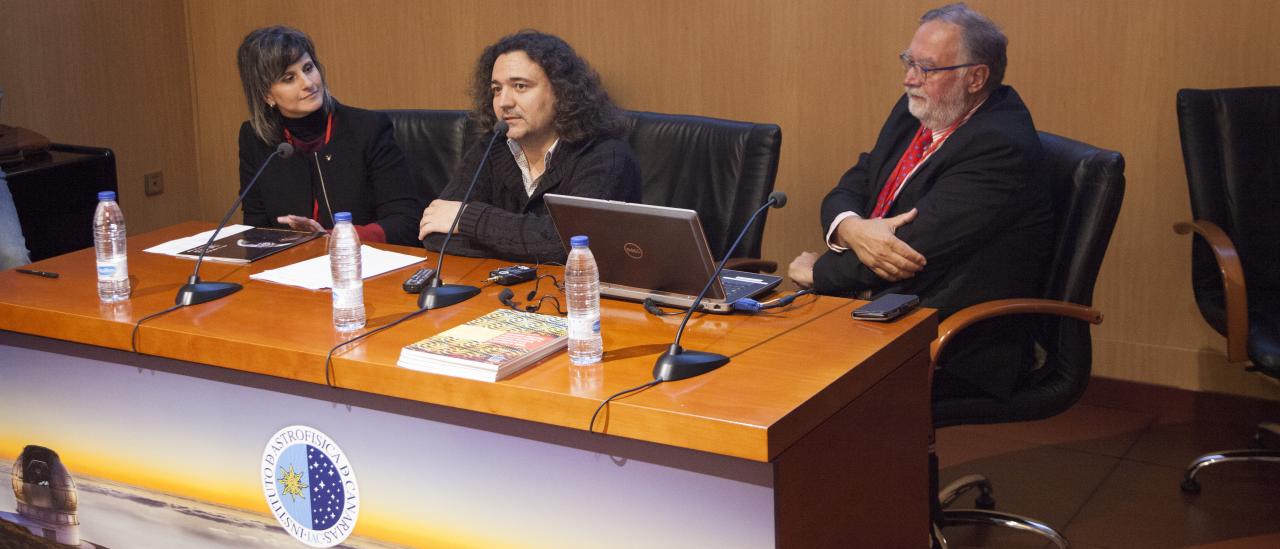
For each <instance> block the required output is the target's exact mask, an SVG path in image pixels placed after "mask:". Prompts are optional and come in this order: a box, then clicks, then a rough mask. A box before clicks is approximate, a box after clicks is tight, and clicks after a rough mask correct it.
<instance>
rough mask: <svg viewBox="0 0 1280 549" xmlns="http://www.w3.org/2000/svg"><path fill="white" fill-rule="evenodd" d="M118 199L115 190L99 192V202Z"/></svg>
mask: <svg viewBox="0 0 1280 549" xmlns="http://www.w3.org/2000/svg"><path fill="white" fill-rule="evenodd" d="M115 199H116V192H115V191H102V192H100V193H98V202H106V201H108V200H110V201H112V202H114V201H115Z"/></svg>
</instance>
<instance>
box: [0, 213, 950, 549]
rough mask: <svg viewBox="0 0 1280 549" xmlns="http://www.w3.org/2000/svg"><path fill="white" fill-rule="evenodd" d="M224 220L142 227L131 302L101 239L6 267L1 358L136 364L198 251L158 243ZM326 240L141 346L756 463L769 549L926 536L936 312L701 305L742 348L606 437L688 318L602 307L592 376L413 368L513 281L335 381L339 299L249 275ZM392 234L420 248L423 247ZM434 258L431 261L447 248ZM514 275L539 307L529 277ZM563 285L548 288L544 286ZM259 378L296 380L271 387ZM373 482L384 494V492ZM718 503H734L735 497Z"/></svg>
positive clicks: (385, 405)
mask: <svg viewBox="0 0 1280 549" xmlns="http://www.w3.org/2000/svg"><path fill="white" fill-rule="evenodd" d="M208 228H210V225H209V224H207V223H199V222H188V223H183V224H180V225H176V226H173V227H169V228H166V229H162V230H158V231H154V232H150V233H146V234H141V235H135V236H131V237H130V239H129V249H130V252H131V253H130V257H129V260H130V264H129V266H130V276H131V279H132V282H133V293H132V297H131V299H130V300H129V301H128V302H127V304H126V305H125V306H124V307H125V308H124V310H123V311H122V310H120V308H119V307H115V308H112V307H107V306H102V305H100V304H99V301H98V299H97V296H96V288H95V283H94V278H93V272H94V268H93V261H94V260H93V251H92V249H85V250H80V251H77V252H73V253H70V254H67V255H63V256H58V257H54V258H50V259H47V260H44V261H41V262H38V263H36V264H34V265H32V266H31V267H32V268H35V269H41V270H46V271H54V272H58V273H60V274H61V277H60V278H58V279H46V278H41V277H36V276H29V275H24V274H19V273H16V272H15V271H12V270H10V271H4V272H0V330H4V331H7V332H8V333H7V334H5V333H4V332H0V335H5V337H6V339H5V340H4V341H0V344H7V345H8V346H7V347H4V346H0V360H2V359H3V357H4V356H5V355H4V353H6V349H8V350H10V351H11V350H12V349H14V348H21V347H24V346H25V347H35V346H39V347H41V348H44V349H46V350H49V349H52V352H55V353H58V352H65V353H68V354H76V353H77V352H81V351H75V350H74V349H84V348H85V347H84V346H89V347H90V348H94V349H96V348H106V349H115V350H120V351H125V352H126V353H118V352H116V354H115V355H113V356H116V357H117V358H116V359H112V360H118V361H119V362H123V363H128V362H130V360H132V359H128V358H119V357H129V356H137V355H132V354H128V353H127V352H128V351H129V349H130V333H131V330H132V329H133V324H134V322H136V321H137V320H139V319H141V318H142V317H144V316H146V315H148V314H150V313H153V312H157V311H160V310H162V309H164V308H166V307H168V306H169V305H171V304H172V302H173V296H174V294H175V293H176V291H177V288H178V287H179V286H180V285H181V284H182V283H183V282H184V281H185V279H186V277H187V276H188V275H189V274H190V271H191V268H192V265H193V263H192V262H191V261H189V260H183V259H178V258H173V257H168V256H162V255H156V254H149V253H144V252H142V251H141V250H143V249H144V248H147V247H150V246H153V245H155V244H159V243H161V242H165V241H168V240H171V239H174V238H179V237H183V236H189V235H192V234H195V233H197V232H199V231H201V230H206V229H208ZM324 242H325V240H324V239H323V238H322V239H317V240H315V241H312V242H309V243H307V244H304V245H302V246H299V247H296V248H294V249H291V250H287V251H285V252H282V253H280V254H277V255H275V256H272V257H269V258H266V259H264V260H261V261H259V262H256V263H253V264H250V265H227V264H217V263H210V262H206V263H204V265H203V267H202V268H201V275H202V278H203V279H205V280H221V281H234V282H239V283H242V284H244V289H243V290H242V291H240V292H238V293H236V294H234V295H232V296H230V297H227V298H224V299H221V300H218V301H213V302H210V303H205V304H201V305H196V306H192V307H187V308H183V309H179V310H176V311H173V312H171V313H169V314H166V315H164V316H160V317H158V318H154V319H151V320H148V321H146V322H145V323H143V324H142V327H141V329H140V331H139V332H138V336H137V342H138V353H140V355H150V356H152V357H163V358H164V359H168V361H169V362H171V363H174V364H181V365H186V366H184V368H185V369H180V370H181V371H182V372H183V373H184V374H185V375H196V376H204V377H207V378H209V379H216V380H218V381H227V382H230V383H233V384H234V383H244V384H247V385H252V386H257V387H264V386H270V387H272V388H273V390H279V391H283V392H292V393H294V394H296V395H302V396H306V397H309V398H320V399H323V400H328V401H331V402H336V403H346V404H348V405H351V404H352V403H354V404H355V405H356V406H370V407H373V408H377V409H381V410H386V411H391V412H393V413H395V414H399V415H402V416H408V417H410V418H427V419H435V420H440V421H445V422H447V423H453V424H457V425H466V426H469V427H474V428H478V429H482V430H489V431H494V432H498V433H501V434H503V435H505V436H514V437H517V438H520V437H527V438H529V439H532V440H537V441H540V442H550V443H552V444H555V445H563V446H565V447H569V448H574V449H579V450H586V451H591V452H596V453H603V454H608V455H610V456H622V457H623V458H627V457H630V458H631V459H640V460H648V461H651V462H653V463H658V464H661V465H663V466H664V467H671V468H674V469H687V470H692V471H698V472H700V473H702V474H707V475H711V476H714V477H720V478H730V479H732V478H736V476H738V475H739V473H737V472H735V471H746V473H745V474H744V475H742V476H745V477H749V478H747V479H746V482H748V483H754V484H756V485H759V486H763V487H764V488H766V489H767V490H768V494H769V499H770V500H771V501H770V502H769V503H770V505H771V509H772V513H771V516H770V517H768V520H770V521H771V522H772V524H770V525H766V526H765V527H762V528H764V530H763V531H764V532H772V534H773V538H772V539H766V540H758V541H759V542H760V544H761V545H776V546H778V547H827V546H830V547H908V546H919V545H923V544H924V543H925V542H926V535H927V532H928V516H927V515H928V509H927V493H928V486H927V472H928V464H927V439H928V433H929V419H928V395H927V379H926V376H927V356H928V355H927V350H928V345H929V342H930V341H931V340H932V339H933V338H934V336H935V333H936V317H935V315H934V313H933V311H931V310H917V311H915V312H913V313H912V314H910V315H908V316H907V317H904V318H902V319H900V320H898V321H896V322H892V323H885V324H879V323H865V322H857V321H853V320H851V319H850V317H849V312H850V310H851V309H852V308H854V307H855V306H856V305H858V304H859V303H860V302H858V301H855V300H846V299H838V298H831V297H806V298H801V299H799V300H797V302H796V303H795V304H793V305H792V306H790V307H788V308H785V309H781V310H777V311H776V312H767V313H765V314H757V315H745V314H734V315H727V316H720V315H703V316H698V317H695V318H694V320H692V321H691V322H690V324H689V327H688V329H687V330H686V333H685V336H684V339H683V342H682V344H683V346H684V347H685V348H687V349H697V350H705V351H712V352H718V353H722V354H725V355H728V356H730V357H731V358H732V361H731V362H730V363H729V364H728V365H727V366H725V367H722V368H720V369H718V370H716V371H714V372H711V373H708V374H706V375H703V376H700V377H696V378H692V379H688V380H683V381H678V382H671V383H663V384H659V385H657V386H655V387H651V388H649V389H647V390H644V391H641V392H638V393H635V394H632V395H629V396H626V397H623V398H620V399H618V400H616V401H614V402H613V403H611V404H610V406H609V407H608V409H607V413H604V412H602V414H601V415H602V418H601V419H600V420H597V423H596V431H598V432H599V431H603V432H604V433H606V434H607V436H602V435H600V434H598V433H594V434H593V433H587V431H586V429H587V423H588V420H589V419H590V418H591V415H592V412H593V411H594V410H595V409H596V407H597V406H598V405H599V404H600V403H601V401H602V400H603V399H604V398H605V397H607V396H608V395H611V394H613V393H615V392H618V391H621V390H623V389H626V388H629V387H633V386H636V385H639V384H642V383H644V382H646V381H648V380H649V379H651V376H652V374H651V370H652V367H653V363H654V361H655V360H656V358H657V356H658V355H659V354H660V353H661V352H662V351H663V350H664V349H665V348H666V347H667V345H668V344H669V343H670V341H671V338H672V337H673V336H674V333H675V328H676V326H677V325H678V322H679V319H680V317H679V316H671V317H656V316H653V315H650V314H648V313H646V312H645V311H644V309H643V308H642V307H640V305H639V304H635V303H628V302H621V301H614V300H604V301H602V305H601V306H602V317H603V321H602V325H603V333H604V343H605V351H606V353H605V357H604V361H603V364H602V365H601V366H598V367H595V368H594V369H590V370H582V369H579V368H576V367H573V366H572V365H571V364H570V363H569V360H568V357H567V356H566V355H565V354H564V353H559V354H556V355H553V356H552V357H551V358H549V359H547V360H545V361H543V362H542V363H540V364H537V365H535V366H533V367H531V368H529V369H526V370H524V371H523V372H520V373H518V374H516V375H514V376H512V377H510V378H508V379H505V380H503V381H500V382H497V383H482V382H475V381H469V380H464V379H458V378H452V377H446V376H438V375H433V374H426V373H421V372H417V371H411V370H407V369H404V368H399V367H397V366H396V360H397V357H398V355H399V352H400V349H401V347H402V346H404V345H407V344H409V343H412V342H414V341H417V340H419V339H422V338H424V337H427V336H428V335H431V334H433V333H436V332H439V331H442V330H445V329H448V328H450V327H452V326H455V325H458V324H460V323H463V322H465V321H467V320H470V319H472V318H475V317H477V316H479V315H481V314H484V313H486V312H488V311H491V310H493V309H494V308H497V307H500V306H501V305H500V304H499V303H498V300H497V298H496V296H497V294H498V293H499V292H500V291H501V290H502V287H499V286H489V287H486V288H484V290H483V291H482V293H481V295H479V296H477V297H476V298H473V299H471V300H469V301H467V302H464V303H462V304H460V305H456V306H454V307H450V308H447V309H441V310H435V311H429V312H427V313H425V314H423V315H421V316H419V317H416V318H414V319H412V320H410V321H408V322H405V323H403V324H401V325H399V326H396V327H393V328H391V329H390V330H387V331H385V332H382V333H379V334H376V335H374V336H372V337H370V338H369V339H367V340H364V341H362V342H360V343H358V344H355V345H352V346H349V347H347V348H344V349H341V350H339V351H338V352H336V353H335V354H334V359H333V363H332V385H333V387H335V388H329V387H324V385H325V384H326V379H325V367H324V364H325V357H326V354H327V353H328V351H329V349H330V348H332V347H333V346H334V345H336V344H338V343H340V342H341V341H343V340H344V339H345V336H344V335H342V334H339V333H337V332H335V331H334V330H333V327H332V323H331V320H330V295H329V293H328V292H327V291H319V292H317V291H308V290H303V289H300V288H294V287H289V286H283V285H278V284H272V283H265V282H259V281H249V280H248V276H249V274H250V273H254V272H259V271H262V270H265V269H270V268H277V267H281V266H284V265H288V264H292V263H294V262H297V261H301V260H304V259H308V258H311V257H315V256H317V255H323V253H324ZM378 247H381V248H385V249H391V250H395V251H400V252H404V253H410V254H415V255H423V254H422V251H421V250H418V249H410V248H403V247H396V246H384V245H378ZM425 255H426V256H427V257H428V258H429V259H430V264H431V265H432V266H434V262H435V255H434V254H425ZM503 264H504V263H502V262H498V261H494V260H479V259H471V258H462V257H450V258H448V259H447V260H446V261H445V268H444V273H445V279H446V281H447V282H464V283H470V284H476V285H480V284H481V281H482V280H483V278H485V276H486V275H487V273H488V272H489V270H490V269H493V268H496V267H498V266H501V265H503ZM415 267H417V265H415V266H411V267H407V268H405V269H401V270H399V271H394V272H392V273H388V274H385V275H381V276H378V277H374V278H371V279H369V280H366V282H365V303H366V308H367V312H368V318H369V324H368V328H375V327H378V326H382V325H385V324H387V323H389V322H391V321H393V320H395V319H397V318H399V317H401V316H402V315H404V314H406V313H409V312H411V311H412V310H414V308H415V307H416V302H415V299H414V297H415V296H410V295H406V294H405V293H404V292H403V291H402V290H401V289H400V283H401V282H402V281H403V280H404V279H405V278H406V277H407V275H408V274H409V273H411V272H412V270H413V269H414V268H415ZM514 289H515V290H516V295H517V300H518V301H521V302H523V301H524V300H523V299H521V298H523V297H524V294H525V293H527V291H528V290H529V289H532V283H526V284H522V285H519V286H516V287H514ZM548 289H549V285H548V284H545V283H544V284H543V285H542V286H541V291H540V293H545V292H547V291H548ZM544 311H545V310H544ZM20 334H26V335H20ZM30 336H38V337H35V338H33V337H30ZM43 338H49V339H43ZM33 341H39V342H42V343H39V344H38V345H37V344H35V343H32V342H33ZM63 347H66V348H67V350H60V349H62V348H63ZM169 362H166V363H169ZM154 363H156V361H154V360H153V361H152V363H151V364H154ZM148 367H152V366H148ZM193 372H194V373H193ZM246 373H247V374H246ZM0 374H3V370H0ZM262 376H270V379H275V378H283V380H291V381H284V382H281V383H279V384H275V385H272V383H275V382H274V381H272V382H270V383H266V384H264V383H263V382H261V380H262V379H264V378H263V377H262ZM242 379H243V380H248V381H242ZM255 380H257V381H255ZM4 391H5V390H4V389H3V388H0V396H4ZM175 413H180V411H179V412H175ZM441 418H444V419H441ZM427 419H423V421H426V420H427ZM321 428H322V429H323V427H321ZM335 438H336V437H335ZM351 444H354V443H353V442H348V443H347V445H351ZM0 450H2V449H0ZM346 450H347V451H348V452H350V453H352V454H353V455H354V454H355V450H354V449H352V448H346ZM363 480H364V479H363V478H362V482H363ZM371 482H372V481H371ZM673 489H675V490H677V491H676V492H675V493H677V494H678V493H679V492H678V487H674V488H673ZM363 492H364V497H365V498H371V497H373V492H372V489H371V488H370V489H363ZM602 497H604V496H602V495H600V494H595V495H592V496H590V498H589V499H588V501H597V500H599V499H601V498H602ZM612 497H617V498H623V499H625V498H627V497H628V496H627V494H625V493H624V494H613V496H612ZM366 501H368V500H367V499H366ZM369 505H372V503H370V504H369ZM263 508H265V505H264V506H263ZM0 510H3V509H0ZM704 511H705V512H706V513H708V515H720V514H722V513H723V514H724V515H725V517H729V516H730V512H729V511H728V510H721V509H705V510H704ZM370 512H371V513H372V512H373V511H372V510H371V511H370ZM766 515H768V513H766ZM362 519H363V517H362ZM85 528H86V529H87V526H85ZM360 533H361V531H360V530H359V529H357V534H360ZM375 534H376V533H375ZM584 535H586V534H584ZM392 539H394V536H392ZM401 539H403V538H401ZM96 541H99V543H102V541H101V540H96ZM597 541H599V540H597ZM605 545H607V544H605Z"/></svg>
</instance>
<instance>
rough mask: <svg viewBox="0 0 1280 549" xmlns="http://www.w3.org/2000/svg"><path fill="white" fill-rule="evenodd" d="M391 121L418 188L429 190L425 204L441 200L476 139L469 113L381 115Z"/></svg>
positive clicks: (422, 111) (405, 111)
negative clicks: (473, 140)
mask: <svg viewBox="0 0 1280 549" xmlns="http://www.w3.org/2000/svg"><path fill="white" fill-rule="evenodd" d="M382 112H384V113H386V114H387V116H388V117H389V118H391V125H392V127H393V128H394V130H395V135H396V144H398V145H400V150H401V151H403V152H404V156H405V160H406V161H407V162H408V163H409V172H410V173H412V174H413V177H414V179H416V180H417V181H416V183H417V184H418V188H420V189H430V190H431V196H428V197H426V200H424V201H423V203H424V204H427V203H430V202H431V201H432V200H435V199H436V197H438V196H440V193H441V192H442V191H444V188H445V186H446V185H448V184H449V178H451V177H453V172H454V170H456V169H457V168H458V162H461V161H462V153H463V152H464V151H466V146H467V145H468V144H469V143H471V140H472V139H474V136H473V135H472V133H471V132H470V125H469V122H468V120H467V111H456V110H427V109H403V110H387V111H382Z"/></svg>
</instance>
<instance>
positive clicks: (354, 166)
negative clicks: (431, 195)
mask: <svg viewBox="0 0 1280 549" xmlns="http://www.w3.org/2000/svg"><path fill="white" fill-rule="evenodd" d="M275 147H276V144H275V143H272V144H267V143H264V142H263V141H262V140H261V139H259V138H258V136H257V134H255V133H254V132H253V127H252V126H250V125H249V123H248V122H245V123H244V124H241V125H240V189H241V192H244V187H245V185H248V184H249V180H250V179H252V178H253V174H254V173H255V172H257V170H258V168H259V167H260V166H261V165H262V161H263V160H265V159H266V158H267V155H269V154H271V152H272V151H274V150H275ZM317 164H319V166H320V170H321V173H323V175H324V183H325V188H326V189H327V190H328V195H329V205H331V206H333V210H334V211H339V212H341V211H349V212H351V221H352V223H354V224H356V225H366V224H369V223H375V222H376V223H378V225H380V226H381V227H382V230H383V232H385V233H386V235H387V242H390V243H393V244H404V245H409V246H416V245H418V244H419V241H418V216H419V215H421V214H422V209H423V207H424V206H425V205H424V204H423V197H426V196H427V194H428V191H427V189H422V188H419V187H418V185H417V184H416V183H415V182H414V179H413V177H411V176H410V175H409V168H408V165H407V164H405V160H404V155H403V154H402V153H401V152H400V147H398V146H397V145H396V142H395V137H394V134H393V132H392V128H391V121H390V119H388V118H387V115H386V114H384V113H380V112H373V111H367V110H364V109H357V108H355V107H348V106H346V105H342V104H338V105H337V106H336V108H335V110H334V116H333V137H332V139H330V141H329V144H328V145H324V146H321V147H320V149H319V150H318V151H316V152H315V153H302V152H298V153H295V154H294V155H293V156H292V157H290V158H285V159H281V158H276V159H273V160H272V161H271V164H270V165H269V166H267V168H266V170H264V171H263V172H262V176H261V177H260V178H259V180H258V183H257V184H256V185H254V187H253V189H252V190H251V191H250V192H249V194H248V195H246V196H245V197H244V204H243V206H242V208H243V210H244V223H245V224H246V225H253V226H256V227H277V226H280V225H279V224H278V223H276V218H277V217H279V216H282V215H287V214H294V215H300V216H303V217H311V208H312V200H315V201H316V202H318V203H319V204H320V219H319V221H320V224H321V225H322V226H324V227H325V228H326V229H328V228H332V221H331V219H330V212H329V208H328V207H326V204H325V200H324V194H323V193H322V192H321V189H320V178H319V177H317V174H316V165H317Z"/></svg>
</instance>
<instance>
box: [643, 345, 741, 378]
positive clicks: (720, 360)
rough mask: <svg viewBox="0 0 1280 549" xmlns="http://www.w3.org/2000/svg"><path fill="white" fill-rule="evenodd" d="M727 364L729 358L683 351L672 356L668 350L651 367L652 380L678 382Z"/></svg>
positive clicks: (714, 354)
mask: <svg viewBox="0 0 1280 549" xmlns="http://www.w3.org/2000/svg"><path fill="white" fill-rule="evenodd" d="M728 363H729V357H727V356H724V355H722V354H718V353H706V352H703V351H684V350H681V351H680V352H678V353H675V354H672V353H671V351H670V350H668V351H667V352H665V353H662V356H660V357H658V362H657V364H654V365H653V378H654V379H661V380H662V381H678V380H681V379H686V378H691V377H694V376H700V375H702V374H705V373H707V372H710V371H711V370H714V369H716V368H719V367H721V366H724V365H725V364H728Z"/></svg>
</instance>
